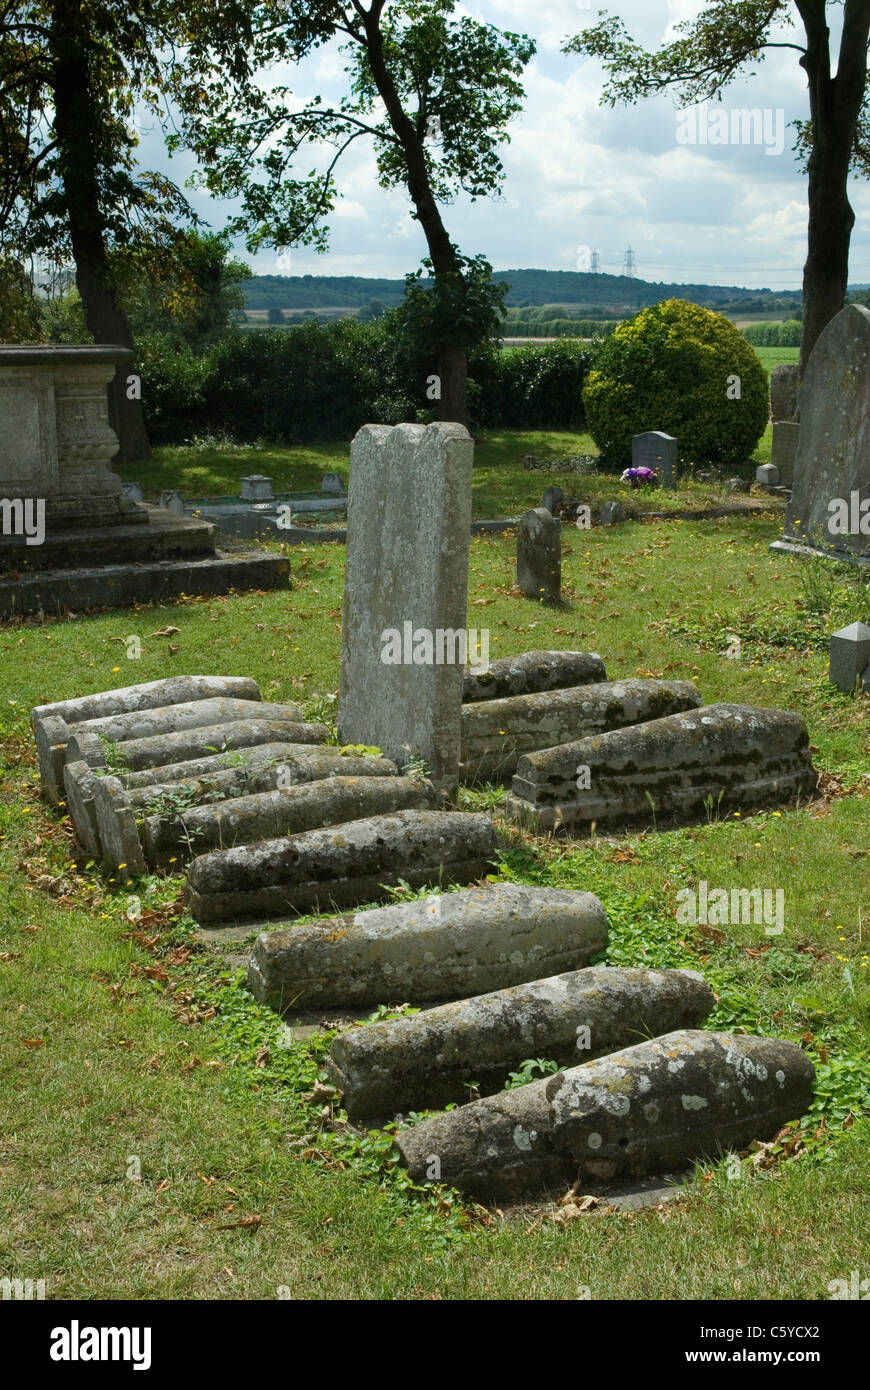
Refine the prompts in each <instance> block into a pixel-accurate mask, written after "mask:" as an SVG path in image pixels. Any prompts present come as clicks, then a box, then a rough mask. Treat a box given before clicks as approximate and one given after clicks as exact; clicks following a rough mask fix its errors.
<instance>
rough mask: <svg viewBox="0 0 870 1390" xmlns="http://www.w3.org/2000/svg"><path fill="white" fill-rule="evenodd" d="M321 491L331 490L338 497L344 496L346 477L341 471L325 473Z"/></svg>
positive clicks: (321, 481) (321, 482)
mask: <svg viewBox="0 0 870 1390" xmlns="http://www.w3.org/2000/svg"><path fill="white" fill-rule="evenodd" d="M320 491H321V492H331V493H333V494H334V495H335V496H336V497H343V496H344V478H342V476H341V474H340V473H324V475H323V477H322V478H321V480H320Z"/></svg>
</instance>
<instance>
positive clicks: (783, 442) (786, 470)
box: [770, 420, 801, 487]
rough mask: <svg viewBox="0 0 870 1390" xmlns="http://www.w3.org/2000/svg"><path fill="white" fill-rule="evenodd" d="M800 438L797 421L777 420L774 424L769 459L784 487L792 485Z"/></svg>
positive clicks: (799, 428)
mask: <svg viewBox="0 0 870 1390" xmlns="http://www.w3.org/2000/svg"><path fill="white" fill-rule="evenodd" d="M800 439H801V427H800V425H799V424H797V422H795V421H790V420H777V421H776V423H775V424H774V426H773V442H772V444H771V449H770V461H771V463H772V464H773V465H774V467H775V468H776V469H777V471H778V472H779V478H780V482H781V483H782V484H783V486H784V487H792V486H793V485H794V468H795V461H796V459H797V453H798V445H799V444H800Z"/></svg>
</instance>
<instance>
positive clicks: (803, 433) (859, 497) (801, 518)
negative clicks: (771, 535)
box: [771, 304, 870, 563]
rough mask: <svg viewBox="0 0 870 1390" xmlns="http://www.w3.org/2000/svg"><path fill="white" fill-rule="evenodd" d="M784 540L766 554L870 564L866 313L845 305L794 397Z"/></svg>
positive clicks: (869, 320)
mask: <svg viewBox="0 0 870 1390" xmlns="http://www.w3.org/2000/svg"><path fill="white" fill-rule="evenodd" d="M799 411H800V438H799V441H798V449H797V458H796V459H795V466H794V482H793V491H792V495H791V500H790V502H789V504H788V506H787V508H786V513H785V526H784V528H783V537H782V540H779V541H774V542H773V545H772V546H771V549H772V550H784V551H789V552H798V553H801V552H807V551H811V552H812V553H814V554H817V555H825V556H828V557H829V558H831V559H836V560H849V561H852V562H853V563H857V562H861V561H865V562H866V561H868V560H870V312H868V311H867V310H866V309H864V308H862V306H861V305H860V304H849V305H847V306H846V308H845V309H843V310H842V311H841V312H840V313H839V314H837V316H836V318H834V319H832V320H831V322H830V323H829V324H828V325H827V327H826V328H825V330H824V332H823V333H822V334H821V336H820V337H819V340H818V342H817V343H816V345H815V347H814V348H813V352H812V355H811V357H810V360H809V363H808V365H807V369H806V372H805V374H804V380H803V385H802V386H801V391H800V398H799Z"/></svg>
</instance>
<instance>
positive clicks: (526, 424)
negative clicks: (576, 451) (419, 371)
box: [469, 339, 593, 430]
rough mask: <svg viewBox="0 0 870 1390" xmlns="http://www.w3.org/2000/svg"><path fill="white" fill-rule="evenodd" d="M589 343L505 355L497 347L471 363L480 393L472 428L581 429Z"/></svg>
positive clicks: (480, 352)
mask: <svg viewBox="0 0 870 1390" xmlns="http://www.w3.org/2000/svg"><path fill="white" fill-rule="evenodd" d="M592 358H593V349H592V348H591V347H590V346H589V344H588V343H581V342H577V341H571V340H568V339H566V340H565V341H564V342H560V343H542V344H541V346H540V347H537V346H534V347H532V346H529V347H521V348H511V349H510V350H509V351H507V352H501V351H499V350H498V348H495V347H493V346H492V345H489V344H488V345H487V346H486V347H485V348H481V349H478V350H477V352H475V353H474V354H472V356H471V358H470V360H469V376H470V377H471V379H472V381H473V382H474V383H475V385H476V386H477V387H478V388H479V393H478V394H477V396H476V397H475V398H474V400H473V404H474V413H473V415H472V423H473V424H474V425H476V426H477V427H478V428H481V429H521V430H541V429H581V428H582V426H583V422H584V416H583V383H584V381H585V379H586V374H587V372H588V371H589V367H590V364H591V362H592Z"/></svg>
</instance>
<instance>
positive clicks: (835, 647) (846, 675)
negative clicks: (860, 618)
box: [828, 623, 870, 695]
mask: <svg viewBox="0 0 870 1390" xmlns="http://www.w3.org/2000/svg"><path fill="white" fill-rule="evenodd" d="M868 669H870V627H867V625H866V623H850V624H849V626H848V627H844V628H841V629H840V631H839V632H835V633H834V635H833V637H832V638H831V664H830V666H829V668H828V679H829V680H830V682H831V684H832V685H835V686H836V687H837V689H838V690H842V691H843V693H844V694H845V695H851V694H852V692H853V691H854V689H855V686H856V685H857V684H858V681H859V680H860V679H861V677H862V675H863V674H864V673H865V672H866V671H867V670H868Z"/></svg>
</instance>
